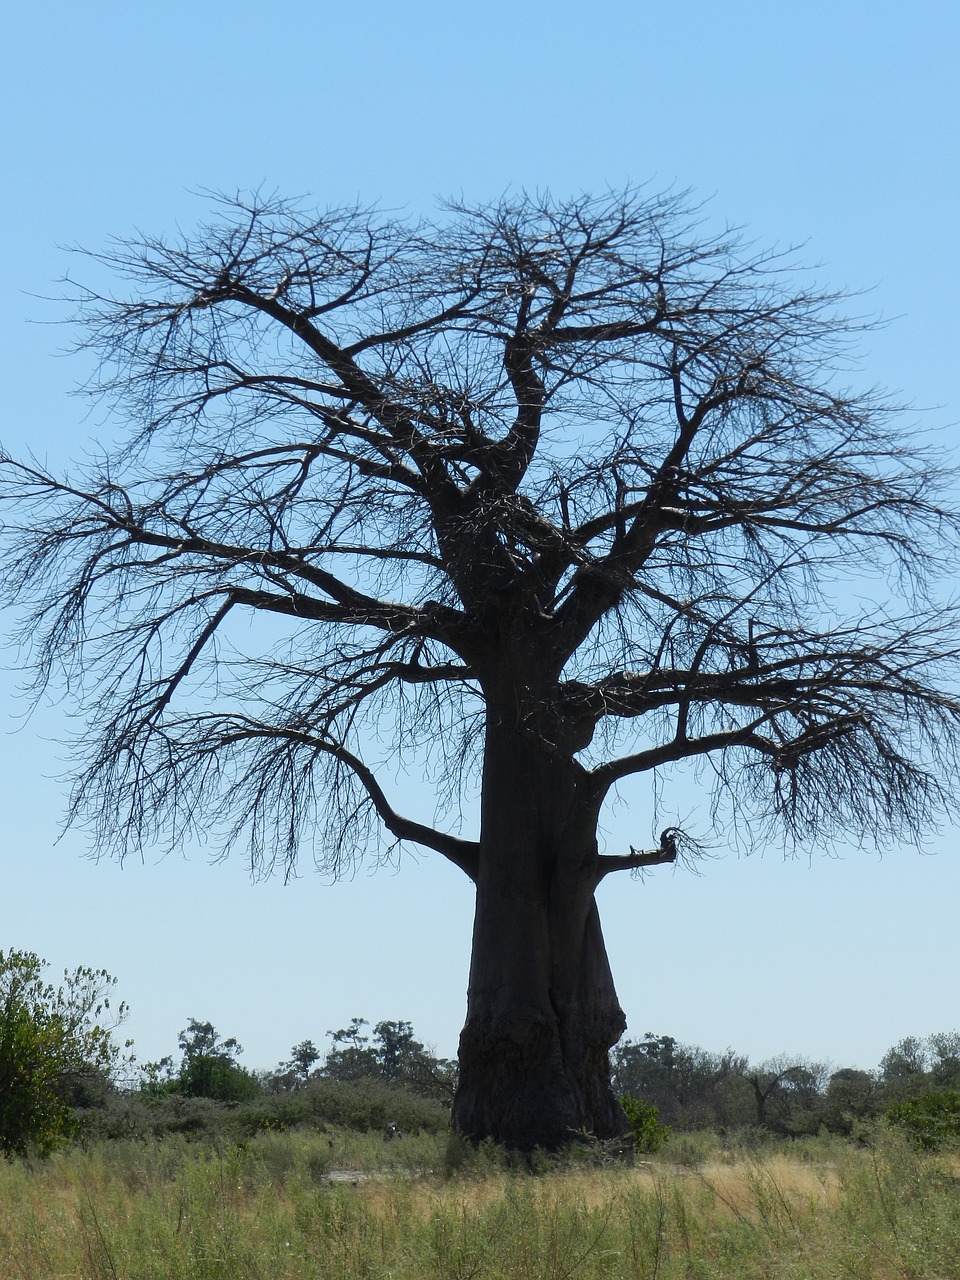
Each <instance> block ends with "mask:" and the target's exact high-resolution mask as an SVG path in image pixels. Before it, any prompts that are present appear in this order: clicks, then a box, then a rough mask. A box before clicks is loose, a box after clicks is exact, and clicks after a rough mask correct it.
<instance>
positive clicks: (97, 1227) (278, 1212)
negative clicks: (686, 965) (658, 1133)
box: [0, 1132, 960, 1280]
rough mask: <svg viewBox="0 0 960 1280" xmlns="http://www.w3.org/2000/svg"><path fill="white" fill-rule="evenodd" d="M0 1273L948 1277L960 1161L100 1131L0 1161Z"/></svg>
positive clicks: (37, 1277)
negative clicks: (606, 1154) (36, 1154)
mask: <svg viewBox="0 0 960 1280" xmlns="http://www.w3.org/2000/svg"><path fill="white" fill-rule="evenodd" d="M0 1276H2V1277H3V1280H41V1278H42V1280H51V1278H53V1277H57V1278H58V1280H60V1278H62V1280H67V1278H69V1280H100V1278H107V1280H148V1278H149V1280H178V1278H180V1277H183V1278H184V1280H186V1278H188V1277H189V1280H248V1278H249V1280H254V1278H255V1280H312V1278H313V1277H316V1278H317V1280H319V1278H321V1277H322V1278H323V1280H339V1277H348V1276H349V1277H370V1278H371V1280H372V1278H377V1280H379V1278H381V1277H383V1278H384V1280H387V1278H389V1280H407V1277H409V1278H410V1280H414V1277H416V1278H417V1280H421V1278H423V1277H436V1280H486V1278H487V1277H491V1278H494V1277H495V1278H497V1280H500V1278H503V1280H513V1278H514V1277H516V1278H517V1280H520V1278H521V1277H522V1278H523V1280H579V1278H580V1277H583V1280H589V1278H592V1277H598V1278H599V1277H603V1278H604V1280H617V1278H619V1277H643V1278H644V1280H675V1278H679V1277H684V1280H693V1278H699V1277H784V1278H786V1277H790V1278H793V1277H796V1278H798V1280H799V1278H800V1277H804V1278H807V1277H809V1278H810V1280H832V1278H834V1277H862V1278H863V1280H887V1277H890V1278H893V1277H903V1278H906V1280H914V1278H917V1280H921V1278H923V1280H927V1278H929V1280H952V1278H953V1277H960V1158H958V1157H957V1156H956V1155H951V1156H939V1157H934V1156H923V1155H919V1154H917V1153H915V1152H914V1151H912V1150H911V1149H910V1148H909V1147H908V1146H906V1145H904V1144H903V1143H901V1142H899V1141H898V1140H897V1139H896V1138H895V1137H894V1136H893V1135H890V1134H882V1135H878V1138H877V1142H876V1144H875V1145H873V1146H871V1147H867V1148H854V1147H852V1146H850V1145H848V1144H843V1143H841V1142H839V1141H834V1140H828V1141H810V1142H804V1143H800V1142H797V1143H793V1144H789V1145H785V1146H779V1145H778V1146H760V1147H757V1148H755V1149H752V1150H750V1149H745V1148H737V1149H728V1150H724V1149H721V1148H720V1147H719V1146H716V1145H715V1144H714V1145H713V1146H712V1147H710V1146H709V1145H708V1144H707V1143H706V1142H705V1141H702V1140H701V1141H694V1140H690V1139H686V1140H684V1139H680V1140H674V1142H673V1144H672V1145H671V1146H670V1147H667V1148H665V1149H664V1151H663V1152H662V1153H660V1154H659V1155H658V1156H657V1157H656V1158H651V1159H650V1160H649V1161H647V1162H644V1163H640V1162H638V1164H637V1165H636V1166H635V1167H633V1168H626V1167H623V1166H617V1165H610V1166H607V1167H603V1166H601V1167H590V1166H589V1165H588V1164H585V1163H580V1164H576V1165H575V1164H573V1163H568V1164H566V1165H565V1164H562V1163H557V1164H555V1165H553V1166H552V1167H549V1168H544V1169H543V1170H541V1171H540V1173H539V1176H536V1177H532V1176H530V1174H529V1173H528V1172H526V1171H521V1170H518V1169H511V1168H509V1167H508V1166H506V1165H505V1164H504V1162H503V1161H502V1160H500V1159H498V1158H497V1156H496V1155H495V1154H494V1153H489V1152H481V1153H479V1154H475V1153H473V1152H471V1151H469V1150H467V1149H465V1148H463V1147H462V1146H460V1145H459V1144H457V1143H455V1142H454V1143H453V1144H452V1145H451V1144H447V1143H446V1142H445V1141H444V1140H442V1139H438V1138H436V1137H433V1136H423V1137H406V1138H401V1139H399V1140H397V1141H396V1142H392V1143H384V1142H383V1141H382V1139H381V1138H380V1136H379V1135H376V1134H373V1135H367V1136H365V1137H363V1136H357V1135H348V1134H344V1133H336V1132H328V1133H312V1134H310V1133H264V1134H262V1135H258V1136H257V1137H255V1138H252V1139H250V1140H249V1141H248V1142H242V1143H239V1144H237V1143H233V1144H230V1145H228V1146H223V1147H221V1148H220V1149H212V1148H210V1147H207V1146H202V1145H200V1144H197V1143H189V1142H187V1141H185V1140H183V1139H179V1138H175V1139H166V1140H164V1141H162V1142H153V1143H144V1142H136V1143H134V1142H130V1143H110V1144H104V1145H102V1146H99V1147H97V1148H94V1149H91V1150H89V1151H82V1150H71V1151H66V1152H62V1153H60V1154H58V1155H56V1156H54V1157H52V1158H51V1159H49V1160H47V1161H45V1162H40V1161H37V1162H32V1161H18V1162H12V1163H7V1164H4V1165H2V1166H0Z"/></svg>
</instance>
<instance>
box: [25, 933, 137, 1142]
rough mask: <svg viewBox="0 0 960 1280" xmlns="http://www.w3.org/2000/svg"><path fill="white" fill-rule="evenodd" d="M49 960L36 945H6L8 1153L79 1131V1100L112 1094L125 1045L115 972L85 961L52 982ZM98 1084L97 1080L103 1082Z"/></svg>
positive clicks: (63, 1140) (66, 1138)
mask: <svg viewBox="0 0 960 1280" xmlns="http://www.w3.org/2000/svg"><path fill="white" fill-rule="evenodd" d="M46 967H47V965H46V961H44V960H41V959H40V957H39V956H37V955H34V954H33V952H30V951H14V950H11V951H7V952H3V951H0V1153H2V1154H3V1155H6V1156H11V1155H17V1154H24V1153H26V1152H27V1151H29V1150H30V1149H35V1150H38V1151H40V1152H41V1153H43V1154H46V1153H47V1152H49V1151H51V1150H53V1149H54V1148H55V1147H57V1146H60V1145H62V1144H63V1143H64V1142H66V1141H68V1140H69V1139H70V1138H71V1137H72V1136H73V1135H74V1134H75V1132H76V1130H77V1119H76V1116H75V1115H74V1111H73V1107H74V1105H83V1104H86V1105H90V1102H91V1099H92V1097H93V1095H94V1094H97V1092H98V1088H99V1093H100V1095H101V1097H100V1100H101V1101H104V1100H105V1098H106V1094H107V1092H108V1091H109V1080H110V1074H111V1072H112V1071H113V1070H114V1069H115V1068H116V1067H117V1065H118V1063H119V1059H120V1050H119V1048H118V1047H117V1046H116V1045H114V1043H113V1041H112V1039H111V1031H112V1030H113V1028H114V1027H116V1026H117V1024H118V1023H119V1022H121V1021H122V1020H123V1018H124V1016H125V1013H126V1008H125V1006H124V1005H123V1004H120V1005H118V1006H117V1008H116V1009H115V1010H113V1011H111V1008H110V994H111V992H112V990H113V987H114V985H115V979H114V978H111V977H110V975H109V974H108V973H107V972H106V970H104V969H88V968H83V967H81V968H78V969H76V970H74V971H73V972H72V973H70V972H66V973H64V975H63V984H62V986H59V987H55V986H53V985H52V984H51V983H49V982H47V981H46V980H45V978H44V976H43V971H44V969H45V968H46ZM95 1086H96V1087H95Z"/></svg>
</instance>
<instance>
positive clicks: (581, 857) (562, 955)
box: [454, 725, 629, 1151]
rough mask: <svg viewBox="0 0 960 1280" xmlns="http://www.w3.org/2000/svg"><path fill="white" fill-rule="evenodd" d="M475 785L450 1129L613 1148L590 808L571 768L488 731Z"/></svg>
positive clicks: (620, 1129)
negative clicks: (476, 861)
mask: <svg viewBox="0 0 960 1280" xmlns="http://www.w3.org/2000/svg"><path fill="white" fill-rule="evenodd" d="M483 782H484V785H483V810H482V822H481V840H480V844H481V855H480V870H479V875H478V879H477V905H476V918H475V924H474V934H473V956H472V960H471V968H470V986H469V995H468V1006H467V1021H466V1025H465V1027H464V1029H463V1034H462V1036H461V1039H460V1084H459V1088H458V1090H457V1096H456V1099H455V1102H454V1119H455V1122H456V1124H457V1126H458V1127H459V1129H460V1130H461V1132H463V1133H464V1134H466V1135H467V1136H468V1137H470V1138H472V1139H474V1140H480V1139H483V1138H488V1137H489V1138H493V1139H495V1140H497V1141H499V1142H503V1143H506V1144H507V1145H509V1146H511V1147H515V1148H518V1149H520V1150H525V1151H530V1150H532V1149H533V1148H534V1147H543V1148H547V1149H556V1148H557V1147H559V1146H561V1145H563V1144H564V1143H566V1142H569V1141H571V1140H573V1139H575V1138H576V1137H577V1136H578V1135H581V1134H583V1133H584V1132H586V1133H590V1134H594V1135H596V1136H597V1137H601V1138H617V1137H622V1136H624V1135H625V1134H626V1133H627V1132H628V1131H629V1125H628V1124H627V1121H626V1117H625V1116H624V1114H623V1111H622V1109H621V1108H620V1105H619V1104H618V1102H617V1100H616V1098H615V1097H614V1095H613V1092H612V1090H611V1088H610V1063H609V1058H608V1051H609V1049H610V1048H611V1046H612V1045H614V1044H615V1043H616V1042H617V1040H618V1039H619V1038H620V1036H621V1035H622V1033H623V1030H624V1027H625V1025H626V1024H625V1019H624V1015H623V1011H622V1010H621V1008H620V1006H619V1004H618V1002H617V996H616V992H615V990H614V986H613V978H612V975H611V972H610V966H609V963H608V961H607V955H606V950H605V948H604V944H603V936H602V934H601V931H600V918H599V914H598V912H597V907H596V903H595V901H594V889H595V887H596V853H597V846H596V813H595V809H594V806H593V805H592V803H590V802H588V801H587V800H586V799H585V798H584V797H583V796H581V795H580V794H579V791H578V786H577V776H576V771H575V768H572V767H571V765H570V764H567V763H564V761H563V760H562V759H558V758H557V756H556V755H552V754H551V753H550V752H548V751H547V750H543V749H538V748H537V746H536V744H535V743H532V742H531V738H530V737H529V736H527V735H522V736H521V735H519V734H516V733H515V732H514V733H510V732H507V731H504V730H503V729H501V728H499V727H498V726H496V725H493V726H488V731H487V746H486V759H485V764H484V779H483Z"/></svg>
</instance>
